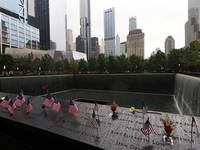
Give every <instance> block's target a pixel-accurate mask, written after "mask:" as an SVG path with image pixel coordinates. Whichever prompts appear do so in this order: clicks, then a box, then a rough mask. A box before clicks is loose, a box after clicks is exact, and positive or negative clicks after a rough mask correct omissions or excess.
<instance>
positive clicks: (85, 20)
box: [80, 0, 91, 59]
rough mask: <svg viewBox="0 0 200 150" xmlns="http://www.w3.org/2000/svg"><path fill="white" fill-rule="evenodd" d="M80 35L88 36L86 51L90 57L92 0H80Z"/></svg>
mask: <svg viewBox="0 0 200 150" xmlns="http://www.w3.org/2000/svg"><path fill="white" fill-rule="evenodd" d="M80 36H82V37H83V38H86V45H87V46H86V52H85V53H86V55H87V59H88V58H90V51H91V22H90V0H80Z"/></svg>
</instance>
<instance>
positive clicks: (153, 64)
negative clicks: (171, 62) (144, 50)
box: [148, 50, 167, 71]
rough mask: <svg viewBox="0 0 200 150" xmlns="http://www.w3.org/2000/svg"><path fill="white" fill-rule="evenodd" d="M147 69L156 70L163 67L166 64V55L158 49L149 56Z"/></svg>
mask: <svg viewBox="0 0 200 150" xmlns="http://www.w3.org/2000/svg"><path fill="white" fill-rule="evenodd" d="M148 66H149V70H150V71H158V70H160V69H164V68H166V66H167V59H166V55H165V54H164V53H163V52H162V51H161V50H159V51H158V52H157V53H156V54H155V55H152V56H151V57H150V58H149V64H148Z"/></svg>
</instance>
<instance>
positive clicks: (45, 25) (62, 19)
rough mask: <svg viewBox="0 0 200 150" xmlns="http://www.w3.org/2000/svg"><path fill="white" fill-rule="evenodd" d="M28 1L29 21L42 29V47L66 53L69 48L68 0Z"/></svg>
mask: <svg viewBox="0 0 200 150" xmlns="http://www.w3.org/2000/svg"><path fill="white" fill-rule="evenodd" d="M28 1H29V2H28V9H29V10H28V13H29V14H28V23H29V24H31V25H33V26H35V27H37V28H39V29H40V42H41V49H43V50H49V49H54V50H59V51H62V52H63V53H65V52H66V50H67V49H68V44H67V19H66V18H67V17H66V14H67V11H66V10H67V9H66V6H67V4H66V0H28Z"/></svg>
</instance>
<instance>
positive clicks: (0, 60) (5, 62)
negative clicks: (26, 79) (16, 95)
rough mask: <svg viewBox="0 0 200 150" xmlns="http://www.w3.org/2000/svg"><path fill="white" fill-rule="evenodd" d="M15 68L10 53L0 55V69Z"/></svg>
mask: <svg viewBox="0 0 200 150" xmlns="http://www.w3.org/2000/svg"><path fill="white" fill-rule="evenodd" d="M14 68H15V64H14V59H13V57H12V56H11V55H9V54H3V55H0V71H9V70H13V69H14Z"/></svg>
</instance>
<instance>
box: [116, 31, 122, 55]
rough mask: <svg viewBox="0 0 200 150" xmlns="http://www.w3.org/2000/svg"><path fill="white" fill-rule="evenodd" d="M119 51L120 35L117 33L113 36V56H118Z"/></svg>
mask: <svg viewBox="0 0 200 150" xmlns="http://www.w3.org/2000/svg"><path fill="white" fill-rule="evenodd" d="M120 55H121V52H120V37H119V35H118V34H117V36H116V37H115V56H120Z"/></svg>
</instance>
